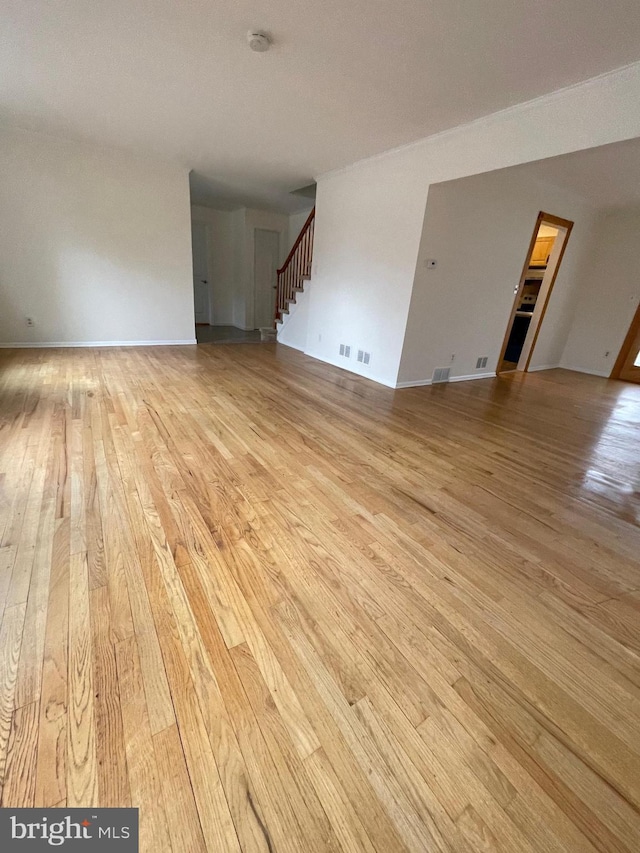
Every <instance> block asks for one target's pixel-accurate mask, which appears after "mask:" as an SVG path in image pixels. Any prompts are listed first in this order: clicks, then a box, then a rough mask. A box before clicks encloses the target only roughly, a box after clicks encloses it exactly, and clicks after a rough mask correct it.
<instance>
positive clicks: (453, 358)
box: [451, 352, 456, 364]
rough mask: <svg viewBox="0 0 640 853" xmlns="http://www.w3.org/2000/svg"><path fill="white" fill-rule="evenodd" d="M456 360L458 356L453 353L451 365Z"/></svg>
mask: <svg viewBox="0 0 640 853" xmlns="http://www.w3.org/2000/svg"><path fill="white" fill-rule="evenodd" d="M455 360H456V354H455V352H452V353H451V363H452V364H453V362H454V361H455Z"/></svg>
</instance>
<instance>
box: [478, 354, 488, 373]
mask: <svg viewBox="0 0 640 853" xmlns="http://www.w3.org/2000/svg"><path fill="white" fill-rule="evenodd" d="M486 366H487V356H486V355H483V356H482V357H481V358H479V359H478V360H477V361H476V370H480V368H481V367H486Z"/></svg>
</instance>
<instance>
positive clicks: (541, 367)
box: [527, 364, 560, 373]
mask: <svg viewBox="0 0 640 853" xmlns="http://www.w3.org/2000/svg"><path fill="white" fill-rule="evenodd" d="M559 367H560V365H559V364H540V365H538V366H537V367H530V368H529V370H528V371H527V373H536V372H537V371H538V370H557V369H558V368H559Z"/></svg>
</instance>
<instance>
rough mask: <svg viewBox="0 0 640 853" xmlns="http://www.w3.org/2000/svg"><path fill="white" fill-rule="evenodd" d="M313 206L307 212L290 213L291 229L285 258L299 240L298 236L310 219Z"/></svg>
mask: <svg viewBox="0 0 640 853" xmlns="http://www.w3.org/2000/svg"><path fill="white" fill-rule="evenodd" d="M312 208H313V205H312V204H310V205H309V207H308V208H307V209H306V210H302V211H300V213H290V214H289V229H288V234H287V245H286V247H285V257H286V255H288V254H289V252H290V251H291V247H292V246H293V244H294V243H295V241H296V240H297V239H298V235H299V234H300V232H301V231H302V229H303V227H304V224H305V222H306V221H307V219H308V218H309V214H310V213H311V210H312Z"/></svg>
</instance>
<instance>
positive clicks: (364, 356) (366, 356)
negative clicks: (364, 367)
mask: <svg viewBox="0 0 640 853" xmlns="http://www.w3.org/2000/svg"><path fill="white" fill-rule="evenodd" d="M358 361H361V362H362V364H369V362H370V361H371V353H370V352H365V351H364V350H363V349H359V350H358Z"/></svg>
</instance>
